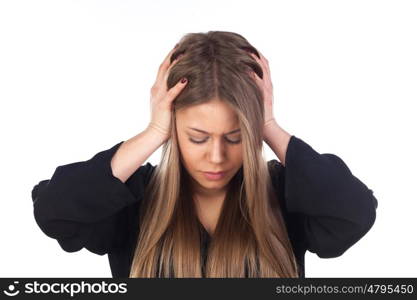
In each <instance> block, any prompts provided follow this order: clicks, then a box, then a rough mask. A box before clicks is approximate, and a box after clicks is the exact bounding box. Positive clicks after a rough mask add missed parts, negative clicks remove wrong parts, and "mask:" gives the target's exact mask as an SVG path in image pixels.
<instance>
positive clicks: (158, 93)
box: [148, 47, 187, 139]
mask: <svg viewBox="0 0 417 300" xmlns="http://www.w3.org/2000/svg"><path fill="white" fill-rule="evenodd" d="M175 49H176V47H174V48H173V49H172V50H171V51H170V52H169V53H168V55H167V56H166V57H165V59H164V61H163V62H162V64H161V65H160V66H159V70H158V75H157V77H156V81H155V83H154V85H153V86H152V88H151V121H150V123H149V125H148V128H150V129H151V130H156V131H157V132H158V133H159V134H161V135H162V136H163V137H164V138H165V139H169V137H170V133H171V111H172V102H173V101H174V100H175V98H176V97H177V96H178V94H179V93H180V92H181V91H182V89H183V88H184V87H185V86H186V85H187V81H185V82H181V80H179V81H178V82H177V84H176V85H174V86H173V87H172V88H171V89H169V90H167V89H168V88H167V82H166V81H167V78H168V74H169V71H170V70H171V68H172V66H174V65H175V63H176V62H177V61H178V60H179V58H180V57H181V55H179V56H178V57H177V58H176V59H175V60H174V61H173V62H172V64H171V65H169V61H170V57H171V55H172V53H173V52H174V51H175Z"/></svg>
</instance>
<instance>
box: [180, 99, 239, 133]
mask: <svg viewBox="0 0 417 300" xmlns="http://www.w3.org/2000/svg"><path fill="white" fill-rule="evenodd" d="M176 120H177V127H178V128H181V129H182V130H186V129H189V128H188V127H194V128H198V129H201V130H204V131H207V132H208V133H217V134H223V133H227V132H230V131H231V130H234V129H237V128H239V119H238V116H237V114H236V113H235V112H234V111H233V109H232V108H231V107H230V106H229V105H228V104H227V103H225V102H223V101H220V100H212V101H209V102H206V103H202V104H198V105H193V106H191V107H187V108H184V109H181V110H179V111H177V112H176Z"/></svg>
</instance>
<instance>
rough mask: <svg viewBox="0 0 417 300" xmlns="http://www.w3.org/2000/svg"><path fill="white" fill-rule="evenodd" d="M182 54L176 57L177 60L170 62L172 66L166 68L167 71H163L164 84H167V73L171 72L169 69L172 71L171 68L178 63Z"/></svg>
mask: <svg viewBox="0 0 417 300" xmlns="http://www.w3.org/2000/svg"><path fill="white" fill-rule="evenodd" d="M182 55H183V54H180V55H179V56H177V58H176V59H174V61H173V62H172V64H171V65H170V66H169V67H168V69H167V70H166V71H165V74H164V83H165V84H166V82H167V78H168V76H169V73H170V72H171V69H172V67H173V66H174V65H175V64H176V63H177V62H178V61H179V59H180V57H181V56H182Z"/></svg>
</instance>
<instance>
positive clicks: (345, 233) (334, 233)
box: [269, 136, 378, 258]
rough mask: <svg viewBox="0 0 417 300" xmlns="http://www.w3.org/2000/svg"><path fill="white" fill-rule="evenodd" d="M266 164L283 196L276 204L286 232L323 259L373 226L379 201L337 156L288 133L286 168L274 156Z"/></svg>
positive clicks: (341, 252) (342, 251)
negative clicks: (314, 147) (317, 148)
mask: <svg viewBox="0 0 417 300" xmlns="http://www.w3.org/2000/svg"><path fill="white" fill-rule="evenodd" d="M269 163H271V164H272V166H273V174H275V176H276V177H274V179H273V185H274V186H278V187H277V189H278V190H279V191H282V195H283V196H284V197H283V198H284V199H280V203H281V208H282V209H283V210H284V215H287V216H286V218H287V220H286V221H287V226H290V228H288V231H289V235H290V234H294V233H296V234H297V235H298V236H296V237H293V239H294V240H295V241H296V242H295V243H296V244H297V245H305V248H306V250H309V251H310V252H313V253H316V254H317V256H319V257H321V258H330V257H337V256H340V255H342V254H343V253H344V252H345V251H346V250H347V249H349V248H350V247H351V246H352V245H353V244H355V243H356V242H357V241H358V240H359V239H361V238H362V237H363V236H364V235H365V234H366V233H367V232H368V231H369V230H370V228H371V227H372V226H373V224H374V222H375V218H376V208H377V207H378V201H377V199H376V198H375V197H374V195H373V191H372V190H370V189H368V187H367V186H366V185H365V184H364V183H362V182H361V181H360V180H359V179H358V178H356V177H355V176H354V175H353V174H352V173H351V171H350V170H349V168H348V167H347V165H346V164H345V163H344V162H343V160H342V159H341V158H340V157H338V156H336V155H334V154H330V153H324V154H320V153H318V152H316V151H315V150H314V149H313V148H312V147H311V146H309V145H308V144H307V143H305V142H304V141H303V140H301V139H300V138H297V137H296V136H291V139H290V141H289V144H288V148H287V153H286V162H285V167H284V166H283V165H282V164H281V163H279V162H278V161H277V160H272V161H270V162H269ZM281 198H282V197H281Z"/></svg>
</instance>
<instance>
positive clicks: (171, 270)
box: [129, 31, 298, 278]
mask: <svg viewBox="0 0 417 300" xmlns="http://www.w3.org/2000/svg"><path fill="white" fill-rule="evenodd" d="M248 52H252V53H255V54H256V55H258V57H259V54H258V51H257V50H256V49H255V48H254V47H253V46H252V45H250V44H249V42H248V41H247V40H246V39H245V38H244V37H242V36H241V35H239V34H236V33H233V32H225V31H209V32H208V33H189V34H187V35H185V36H184V37H183V38H182V39H181V41H180V43H179V46H178V47H177V49H176V50H175V52H174V53H173V54H172V56H171V62H172V61H173V60H174V59H175V58H176V57H177V56H178V55H180V54H183V56H182V57H181V59H180V60H179V61H178V62H177V63H176V64H175V65H174V66H173V67H172V69H171V71H170V73H169V76H168V78H167V85H168V88H171V87H172V86H174V85H175V84H176V82H178V80H180V79H181V78H182V77H187V78H188V83H187V86H186V87H185V88H184V90H183V91H182V92H181V94H180V95H179V96H178V97H177V98H176V100H175V101H174V104H173V105H174V108H173V112H172V123H171V124H172V126H171V138H170V139H169V140H167V142H166V143H165V144H164V145H163V147H162V157H161V162H160V164H159V165H157V166H156V168H155V170H154V173H153V174H152V177H151V179H150V182H149V184H148V186H147V187H146V191H145V197H144V199H143V203H142V205H141V210H140V222H139V223H140V224H139V229H140V230H139V236H138V240H137V245H136V250H135V252H134V256H133V262H132V265H131V270H130V275H129V277H188V278H189V277H298V266H297V262H296V259H295V256H294V253H293V249H292V246H291V243H290V241H289V238H288V233H287V229H286V226H285V222H284V221H283V217H282V213H281V208H280V206H279V203H278V199H277V196H276V193H275V192H273V189H272V183H271V178H270V174H269V171H268V164H267V162H266V160H265V159H264V157H263V148H262V145H263V136H262V132H263V131H262V130H263V124H264V106H263V95H262V91H261V90H260V89H259V88H258V86H257V85H256V83H255V81H254V80H253V79H252V78H251V77H250V76H249V74H248V72H249V71H254V72H256V74H257V75H258V76H259V77H261V78H262V77H263V73H262V68H261V67H260V65H259V64H258V63H257V62H256V60H254V59H253V58H252V57H251V56H250V55H249V54H248ZM214 98H216V99H221V101H225V102H226V103H227V104H229V105H230V107H232V109H233V110H234V111H235V112H236V114H237V115H238V117H239V124H240V128H241V134H242V151H243V152H242V156H243V165H242V167H241V168H240V170H239V171H238V172H237V173H236V174H235V176H234V177H233V178H232V179H231V180H230V182H229V184H228V191H227V193H226V198H225V201H224V202H223V207H222V210H221V214H220V216H219V220H218V222H217V226H216V229H215V232H214V233H213V236H212V238H211V242H210V245H209V248H208V252H207V262H206V265H205V274H203V266H204V264H203V263H204V262H203V261H202V256H201V253H200V249H201V232H200V227H199V221H198V219H197V214H196V209H195V207H194V202H193V201H192V195H191V194H190V193H191V189H190V180H189V174H187V171H186V170H185V169H184V167H183V165H182V162H181V157H180V152H179V149H178V137H177V129H176V126H175V124H176V122H175V112H176V111H177V110H180V109H182V108H186V107H189V106H191V105H197V104H200V103H204V102H207V101H210V100H211V99H214Z"/></svg>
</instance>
